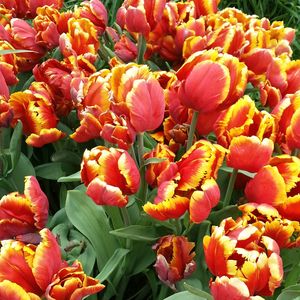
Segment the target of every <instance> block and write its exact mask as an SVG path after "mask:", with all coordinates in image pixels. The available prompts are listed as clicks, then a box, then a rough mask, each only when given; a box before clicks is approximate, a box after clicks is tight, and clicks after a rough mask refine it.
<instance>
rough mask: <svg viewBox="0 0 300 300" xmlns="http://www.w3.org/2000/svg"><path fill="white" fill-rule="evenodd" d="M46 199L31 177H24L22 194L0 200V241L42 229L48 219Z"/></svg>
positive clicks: (11, 195) (10, 195) (36, 182)
mask: <svg viewBox="0 0 300 300" xmlns="http://www.w3.org/2000/svg"><path fill="white" fill-rule="evenodd" d="M48 206H49V205H48V199H47V197H46V195H45V194H44V193H43V191H42V190H41V188H40V186H39V183H38V181H37V180H36V178H35V177H33V176H27V177H25V188H24V194H19V193H17V192H14V193H10V194H8V195H6V196H3V197H2V198H1V200H0V240H3V239H13V238H15V237H16V236H18V235H24V234H25V235H26V234H27V233H34V232H36V231H38V230H41V229H43V228H44V227H45V226H46V223H47V219H48Z"/></svg>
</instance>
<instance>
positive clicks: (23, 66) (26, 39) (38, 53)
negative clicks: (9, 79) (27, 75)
mask: <svg viewBox="0 0 300 300" xmlns="http://www.w3.org/2000/svg"><path fill="white" fill-rule="evenodd" d="M36 35H37V32H36V30H35V29H34V28H33V27H31V26H30V25H29V24H28V23H27V22H26V21H25V20H21V19H12V20H11V37H12V40H11V41H10V43H11V44H12V46H13V47H14V48H15V49H21V50H29V51H30V52H28V53H18V56H17V64H18V67H19V69H20V71H29V70H32V68H33V66H34V65H36V64H37V63H38V61H39V60H40V59H41V58H42V57H43V56H44V54H45V52H46V49H45V48H44V47H43V46H42V45H40V44H37V43H36Z"/></svg>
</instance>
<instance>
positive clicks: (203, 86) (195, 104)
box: [179, 61, 230, 112]
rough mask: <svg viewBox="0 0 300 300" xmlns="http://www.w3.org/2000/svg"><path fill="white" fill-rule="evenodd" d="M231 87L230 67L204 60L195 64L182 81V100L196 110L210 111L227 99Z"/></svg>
mask: <svg viewBox="0 0 300 300" xmlns="http://www.w3.org/2000/svg"><path fill="white" fill-rule="evenodd" d="M199 78H201V80H199ZM208 86H210V88H208ZM229 88H230V73H229V70H228V68H226V67H225V66H223V65H222V64H219V63H216V62H212V61H203V62H200V63H199V64H197V65H196V66H194V68H193V69H192V71H191V72H190V74H189V75H188V77H187V78H186V80H185V81H184V82H183V83H182V85H181V87H180V90H179V95H180V101H181V103H182V104H183V105H185V106H186V107H189V108H192V109H194V110H196V111H200V112H210V111H213V110H215V109H216V108H217V107H218V106H219V105H220V104H221V103H222V102H223V101H224V100H225V99H226V97H227V96H228V93H229Z"/></svg>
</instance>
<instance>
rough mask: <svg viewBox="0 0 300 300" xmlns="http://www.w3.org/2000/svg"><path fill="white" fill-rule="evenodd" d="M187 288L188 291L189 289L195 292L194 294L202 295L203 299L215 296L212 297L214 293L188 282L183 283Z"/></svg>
mask: <svg viewBox="0 0 300 300" xmlns="http://www.w3.org/2000/svg"><path fill="white" fill-rule="evenodd" d="M183 285H184V287H185V289H186V290H187V291H189V292H190V293H192V294H194V295H197V296H199V297H202V298H203V299H206V300H213V299H214V298H213V297H212V295H210V294H208V293H206V292H204V291H202V290H200V289H198V288H196V287H194V286H192V285H189V284H187V283H186V282H185V283H184V284H183Z"/></svg>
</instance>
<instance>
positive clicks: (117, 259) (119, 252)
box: [96, 248, 129, 282]
mask: <svg viewBox="0 0 300 300" xmlns="http://www.w3.org/2000/svg"><path fill="white" fill-rule="evenodd" d="M128 252H129V250H128V249H123V248H118V249H116V250H115V252H114V254H113V255H112V256H111V258H110V259H109V260H108V262H107V263H106V264H105V266H104V267H103V268H102V270H101V272H100V274H99V275H98V276H97V277H96V278H97V279H99V280H100V282H103V281H104V280H106V279H107V278H108V277H109V276H110V274H111V273H113V271H114V270H115V269H116V268H118V267H120V264H121V262H122V260H123V258H124V257H125V256H126V255H127V253H128Z"/></svg>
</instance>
